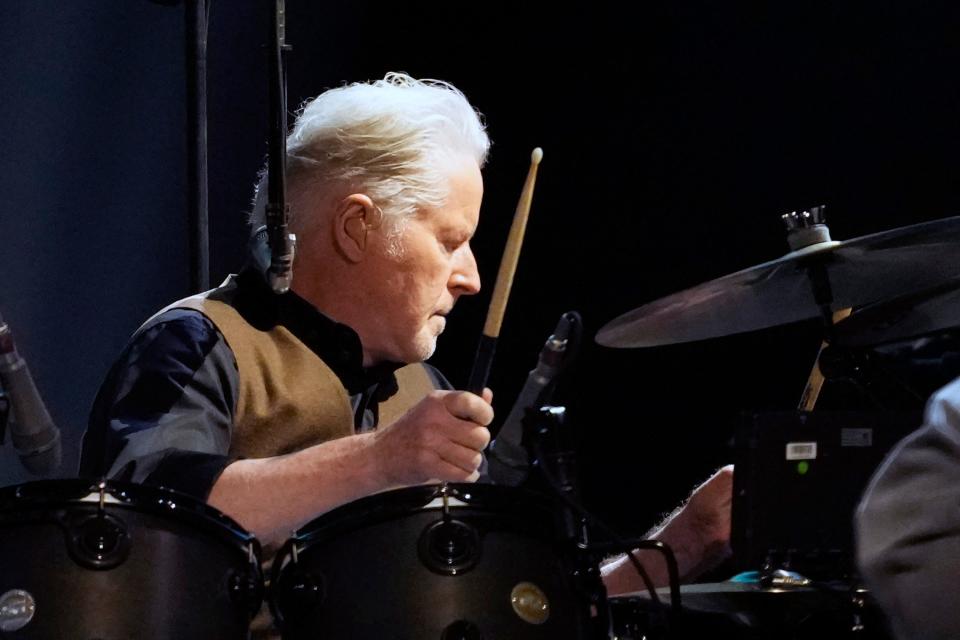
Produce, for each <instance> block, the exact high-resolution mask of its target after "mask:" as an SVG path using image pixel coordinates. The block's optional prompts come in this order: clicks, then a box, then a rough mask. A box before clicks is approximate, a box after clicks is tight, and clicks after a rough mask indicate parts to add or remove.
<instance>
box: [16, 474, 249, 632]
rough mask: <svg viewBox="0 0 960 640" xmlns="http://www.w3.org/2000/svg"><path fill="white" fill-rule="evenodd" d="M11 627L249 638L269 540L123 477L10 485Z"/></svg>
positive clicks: (184, 499) (175, 496) (173, 495)
mask: <svg viewBox="0 0 960 640" xmlns="http://www.w3.org/2000/svg"><path fill="white" fill-rule="evenodd" d="M0 549H2V554H0V637H3V638H5V639H6V638H10V639H11V640H13V639H16V640H29V639H34V638H38V639H39V638H43V639H44V640H51V639H60V638H63V639H67V638H69V639H70V640H130V639H132V638H137V640H169V639H170V638H177V640H187V639H193V638H196V639H198V640H199V639H201V638H202V639H203V640H210V639H211V638H217V639H221V638H222V639H228V640H229V639H233V638H238V639H239V638H246V637H247V635H248V626H249V621H250V618H251V616H252V615H253V613H255V612H256V610H257V609H258V608H259V606H260V602H261V600H262V579H261V575H260V568H259V567H260V564H259V557H258V556H259V546H258V544H257V542H256V540H255V539H254V538H253V536H252V535H250V534H249V533H247V532H245V531H244V530H242V529H241V528H240V527H239V526H238V525H237V524H236V523H235V522H233V521H232V520H230V519H229V518H227V517H226V516H224V515H223V514H221V513H220V512H218V511H216V510H215V509H213V508H211V507H209V506H207V505H205V504H203V503H200V502H198V501H196V500H194V499H192V498H190V497H188V496H185V495H182V494H179V493H176V492H173V491H168V490H165V489H160V488H153V487H148V486H143V485H134V484H128V483H120V482H110V481H107V482H99V483H98V482H91V481H87V480H47V481H39V482H31V483H27V484H23V485H19V486H13V487H6V488H3V489H0Z"/></svg>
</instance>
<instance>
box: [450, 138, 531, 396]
mask: <svg viewBox="0 0 960 640" xmlns="http://www.w3.org/2000/svg"><path fill="white" fill-rule="evenodd" d="M542 159H543V149H541V148H540V147H537V148H536V149H534V150H533V153H532V154H530V171H529V172H528V173H527V181H526V182H525V183H524V185H523V191H521V193H520V201H519V202H517V211H516V213H515V214H514V216H513V223H512V224H511V225H510V234H509V235H508V236H507V246H506V248H505V249H504V251H503V258H502V259H501V260H500V270H499V271H498V272H497V282H496V284H494V286H493V297H492V298H491V300H490V308H489V309H488V310H487V321H486V323H485V324H484V325H483V334H482V335H481V336H480V343H479V344H478V345H477V355H476V357H475V358H474V361H473V369H472V370H471V371H470V379H469V381H468V382H467V391H470V392H472V393H476V394H477V395H480V394H481V393H483V388H484V387H485V386H487V378H488V377H489V376H490V367H491V365H492V364H493V354H494V352H495V351H496V347H497V338H498V337H499V336H500V326H501V325H502V324H503V316H504V313H505V312H506V310H507V299H508V298H509V297H510V287H512V286H513V276H514V274H515V273H516V271H517V261H518V260H519V259H520V247H521V246H522V245H523V234H524V232H525V231H526V229H527V218H528V217H529V216H530V203H531V202H532V201H533V187H534V185H535V184H536V182H537V167H538V166H539V165H540V161H541V160H542Z"/></svg>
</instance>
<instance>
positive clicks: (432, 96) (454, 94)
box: [250, 73, 490, 235]
mask: <svg viewBox="0 0 960 640" xmlns="http://www.w3.org/2000/svg"><path fill="white" fill-rule="evenodd" d="M489 149H490V140H489V138H488V137H487V134H486V131H485V130H484V124H483V121H482V116H481V115H480V114H479V113H478V112H477V111H476V110H475V109H474V108H473V107H472V106H470V103H469V102H468V101H467V99H466V97H465V96H464V95H463V93H461V92H460V91H459V90H458V89H457V88H456V87H454V86H453V85H451V84H449V83H447V82H443V81H440V80H417V79H415V78H411V77H410V76H408V75H406V74H403V73H388V74H387V75H386V76H385V77H384V78H383V80H377V81H375V82H371V83H355V84H350V85H346V86H343V87H338V88H336V89H330V90H329V91H326V92H324V93H322V94H320V95H319V96H318V97H317V98H314V99H313V100H308V101H307V102H305V103H304V104H303V106H302V107H301V109H300V111H299V114H298V116H297V119H296V122H295V123H294V125H293V130H292V131H291V133H290V135H289V136H288V137H287V165H286V171H287V189H288V193H290V192H292V190H293V189H295V188H297V187H298V186H303V185H304V184H305V183H306V182H307V181H308V180H312V179H319V180H321V181H323V182H335V183H342V184H349V185H351V188H356V189H358V191H359V192H362V193H365V194H366V195H368V196H369V197H370V198H371V199H372V200H373V201H374V203H375V204H376V205H377V206H379V207H380V208H381V209H382V211H383V213H384V220H385V221H386V222H387V223H388V224H389V225H390V226H389V227H388V229H387V231H388V232H389V233H391V235H398V234H399V233H400V232H401V231H402V229H403V221H404V220H405V219H407V218H409V217H410V216H413V215H415V214H416V213H417V211H418V210H419V208H420V207H422V206H434V207H436V206H442V205H443V204H444V202H445V201H446V199H447V197H448V196H449V194H448V193H447V189H448V184H447V177H448V175H449V174H448V173H447V172H446V171H445V168H447V166H448V165H449V163H451V162H457V161H459V159H460V158H462V157H464V156H466V157H469V158H472V159H474V160H476V162H477V165H478V166H480V167H482V166H483V165H484V163H485V162H486V159H487V153H488V151H489ZM266 183H267V175H266V171H265V170H264V171H262V172H261V174H260V180H259V182H258V184H257V188H256V192H255V195H254V201H253V211H252V213H251V216H250V221H251V223H252V224H253V225H254V226H255V227H256V226H259V225H261V224H263V221H264V217H265V209H266V200H267V189H266ZM296 216H297V212H296V211H291V217H292V218H293V221H292V224H293V225H294V228H295V229H296V228H298V227H299V228H302V226H303V225H304V224H305V223H306V224H308V223H309V221H304V220H297V219H296Z"/></svg>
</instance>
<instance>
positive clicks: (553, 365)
mask: <svg viewBox="0 0 960 640" xmlns="http://www.w3.org/2000/svg"><path fill="white" fill-rule="evenodd" d="M579 329H580V316H579V314H577V313H576V312H575V311H568V312H567V313H565V314H563V315H562V316H561V317H560V321H559V322H558V323H557V328H556V329H554V331H553V335H551V336H550V337H549V338H548V339H547V342H546V344H544V345H543V349H541V350H540V359H539V360H538V361H537V366H536V367H535V368H534V369H533V370H532V371H531V372H530V373H529V375H527V381H526V382H525V383H524V385H523V389H521V390H520V395H518V396H517V401H516V402H515V403H514V405H513V409H511V410H510V414H509V415H508V416H507V418H506V420H504V421H503V426H502V427H500V432H499V433H498V434H497V437H496V438H495V439H494V440H493V442H492V443H490V446H489V448H488V453H487V472H488V474H489V475H490V478H491V479H492V480H493V481H494V482H495V483H497V484H502V485H509V486H517V485H519V484H521V483H522V482H523V481H524V480H526V478H527V472H528V470H529V467H530V457H529V455H528V453H527V449H526V447H525V446H524V443H523V419H524V416H525V415H526V413H527V412H528V411H529V410H535V409H537V408H539V407H540V406H541V405H543V404H544V403H545V402H546V401H547V399H548V398H549V395H550V392H551V391H552V390H553V383H554V380H555V379H556V377H557V375H558V374H559V373H560V372H561V371H562V370H563V369H564V367H565V366H566V362H567V346H568V342H569V341H570V340H571V337H572V338H573V340H574V342H576V336H577V335H578V332H579Z"/></svg>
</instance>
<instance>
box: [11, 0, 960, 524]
mask: <svg viewBox="0 0 960 640" xmlns="http://www.w3.org/2000/svg"><path fill="white" fill-rule="evenodd" d="M267 4H268V3H266V2H254V1H253V0H230V1H229V2H227V1H225V0H213V1H212V10H211V23H210V38H209V47H210V50H209V65H210V70H209V96H210V107H209V110H210V113H209V115H210V125H209V126H210V134H209V141H210V202H211V238H212V241H211V251H212V254H211V272H212V273H211V279H212V280H213V281H219V280H220V279H222V278H223V277H224V276H225V275H226V274H227V273H229V272H230V271H232V270H235V269H236V268H237V267H238V265H239V263H240V262H241V260H242V251H243V245H244V242H245V235H246V228H245V225H244V211H245V209H246V208H247V202H248V200H249V197H250V186H251V184H252V182H253V180H254V177H255V174H256V171H257V169H258V168H259V166H260V165H261V163H262V161H263V157H264V154H265V151H266V140H265V136H266V133H265V132H266V126H265V124H266V102H265V94H266V91H265V86H266V84H265V83H266V77H265V76H266V64H265V59H264V52H263V49H262V44H263V42H264V41H265V23H266V22H265V21H266V18H267V11H266V7H267ZM324 4H325V5H326V6H324V5H322V4H321V3H314V2H306V1H299V0H287V9H288V14H289V19H288V22H289V27H288V41H289V42H290V43H291V44H292V45H293V47H294V50H293V52H292V54H291V56H290V67H289V95H290V99H289V101H290V104H291V105H296V104H298V103H299V102H301V101H302V100H303V99H305V98H308V97H310V96H313V95H316V94H317V93H319V92H321V91H322V90H324V89H325V88H328V87H331V86H337V85H339V84H341V83H343V82H345V81H352V80H359V79H370V78H375V77H381V76H382V75H383V74H384V73H385V72H386V71H389V70H402V71H406V72H409V73H411V74H412V75H415V76H419V77H435V78H442V79H445V80H449V81H451V82H453V83H454V84H456V85H457V86H458V87H460V88H461V89H462V90H463V91H464V92H465V93H466V94H467V95H468V97H470V99H471V100H472V101H473V103H474V104H475V105H476V106H477V107H478V108H479V109H480V110H481V111H482V112H483V113H484V114H485V116H486V121H487V123H488V126H489V131H490V134H491V137H492V139H493V141H494V146H493V150H492V155H491V160H490V164H489V166H488V168H487V169H486V171H485V180H486V197H485V201H484V205H483V210H482V224H481V228H480V231H479V233H478V235H477V238H476V241H475V250H476V253H477V255H478V259H479V261H480V268H481V274H482V276H483V277H484V280H485V282H486V285H487V286H486V288H485V290H484V292H483V293H482V294H481V295H480V296H477V297H476V298H474V299H465V300H463V301H462V302H461V304H460V305H459V306H458V308H457V311H456V312H455V314H454V317H453V319H452V322H451V324H450V326H449V328H448V331H447V333H446V334H445V335H444V337H443V338H442V340H441V342H440V349H439V351H438V355H437V356H436V358H435V363H436V364H438V366H440V367H441V368H442V369H443V370H444V371H445V372H446V373H447V374H448V376H449V377H450V378H451V379H452V380H453V381H455V382H456V383H462V382H463V381H464V380H465V378H466V375H467V372H468V371H469V367H470V361H471V359H472V356H473V350H474V348H475V345H476V339H477V336H478V334H479V331H480V328H481V326H482V323H483V317H484V314H485V311H486V304H487V301H488V296H489V293H490V289H491V288H492V283H493V279H494V277H495V275H496V269H497V265H498V262H499V257H500V251H501V249H502V246H503V241H504V239H505V237H506V233H507V229H508V227H509V224H510V220H511V217H512V214H513V209H514V207H515V204H516V199H517V196H518V195H519V191H520V187H521V184H522V181H523V178H524V175H525V173H526V168H527V163H528V158H529V154H530V150H531V149H532V148H533V147H534V146H538V145H539V146H542V147H543V148H544V151H545V158H544V162H543V165H542V166H541V171H540V177H539V181H538V186H537V193H536V195H535V198H534V206H533V212H532V214H531V220H530V225H529V227H528V232H527V240H526V245H525V247H524V251H523V255H522V258H521V262H520V266H519V269H518V273H517V279H516V281H515V284H514V290H513V296H512V299H511V301H510V304H509V307H508V312H507V318H506V322H505V326H504V330H503V335H502V336H501V340H500V344H499V347H498V357H497V360H496V362H495V364H494V371H493V376H492V380H491V385H492V386H493V387H494V389H495V392H496V394H497V401H496V407H497V409H498V411H499V412H500V415H501V416H503V415H506V413H507V412H508V411H509V408H510V406H511V404H512V401H513V397H514V396H515V395H516V393H517V392H518V390H519V387H520V385H521V384H522V381H523V379H524V377H525V375H526V372H527V371H528V370H529V369H530V368H531V367H532V366H533V364H534V362H535V359H536V354H537V352H538V350H539V348H540V346H541V345H542V343H543V341H544V339H545V338H546V336H547V335H548V334H549V332H550V331H551V329H552V328H553V326H554V324H555V322H556V320H557V318H558V316H559V315H560V313H562V312H563V311H566V310H569V309H576V310H578V311H580V312H581V314H582V315H583V317H584V319H585V321H586V326H587V331H588V333H589V334H591V335H592V334H593V333H595V332H596V330H597V329H598V328H599V327H600V326H602V325H603V324H604V323H605V322H607V321H609V320H610V319H612V318H613V317H615V316H617V315H619V314H620V313H622V312H625V311H627V310H629V309H631V308H633V307H636V306H638V305H640V304H641V303H643V302H646V301H649V300H652V299H655V298H657V297H659V296H661V295H665V294H667V293H671V292H674V291H677V290H679V289H682V288H684V287H687V286H690V285H693V284H696V283H699V282H702V281H705V280H708V279H711V278H714V277H717V276H720V275H723V274H726V273H729V272H732V271H735V270H738V269H740V268H744V267H747V266H749V265H752V264H757V263H760V262H763V261H765V260H768V259H771V258H774V257H776V256H778V255H780V254H782V253H783V252H785V250H786V244H785V240H784V234H783V230H782V228H781V224H780V222H779V219H778V218H779V214H780V213H783V212H785V211H789V210H792V209H797V208H802V207H808V206H811V205H814V204H819V203H825V204H826V205H827V206H828V215H829V219H830V222H831V229H832V231H833V235H834V237H836V238H840V239H844V238H851V237H856V236H859V235H863V234H866V233H870V232H874V231H880V230H883V229H888V228H891V227H896V226H901V225H906V224H911V223H915V222H919V221H923V220H931V219H935V218H941V217H946V216H949V215H955V214H958V213H960V190H958V189H957V184H958V182H957V178H958V169H960V161H958V158H957V147H958V142H960V136H958V134H960V124H958V118H957V114H958V112H960V109H958V108H960V88H958V87H960V83H958V80H957V72H956V70H957V68H958V63H960V44H958V43H957V41H956V38H955V34H956V33H957V28H958V26H960V24H958V22H960V21H958V19H957V18H958V10H957V9H955V8H953V7H952V6H951V5H950V4H947V3H944V5H943V6H938V5H935V4H932V3H905V2H901V3H889V2H870V3H867V2H849V3H831V2H802V3H800V2H795V3H775V4H771V5H769V6H767V7H765V8H757V7H752V6H750V4H748V3H719V2H693V3H682V4H677V3H656V4H653V3H636V5H635V6H633V7H632V8H629V9H624V8H619V7H616V8H615V7H614V5H613V3H590V4H586V5H579V6H573V7H570V8H568V9H564V10H559V9H558V8H557V6H558V5H557V4H553V5H544V7H543V8H540V9H537V8H535V7H532V6H527V7H526V8H525V9H521V6H520V5H521V3H484V4H470V5H460V4H459V3H446V4H444V5H430V4H419V5H417V6H414V7H405V8H402V9H401V8H400V7H399V5H395V6H391V7H385V6H380V4H379V3H372V2H351V3H324ZM4 11H5V13H6V16H5V18H4V20H3V21H2V22H0V47H2V48H0V53H2V55H0V72H2V78H3V80H2V82H3V96H4V97H3V99H2V101H0V134H2V139H3V141H4V152H3V154H2V155H0V163H2V165H0V167H2V171H0V193H2V194H3V195H4V196H5V198H4V202H3V204H2V205H0V215H2V224H0V234H2V242H0V313H2V314H3V316H4V317H5V318H6V319H7V320H8V321H9V322H10V323H11V325H12V326H13V327H14V329H15V331H16V332H17V335H18V337H19V342H20V346H21V350H22V351H23V352H24V354H25V355H26V356H27V357H28V358H29V360H30V363H31V366H32V368H33V371H34V373H35V375H36V377H37V380H38V384H39V385H40V386H41V390H42V391H43V392H44V395H45V396H46V398H47V399H48V402H49V404H50V406H51V411H52V413H53V414H54V418H55V419H56V420H57V422H58V423H59V424H60V425H61V428H62V429H63V431H64V436H65V441H66V459H67V464H66V466H65V471H64V473H65V474H68V473H69V472H70V470H72V469H73V468H74V465H75V463H76V455H77V451H78V446H79V436H80V434H81V433H82V429H83V426H84V423H85V420H86V413H87V409H88V407H89V404H90V402H91V400H92V398H93V394H94V393H95V391H96V388H97V385H98V384H99V381H100V379H102V376H103V375H104V373H105V372H106V369H107V367H108V366H109V363H110V361H111V359H112V358H113V357H114V356H115V355H116V353H117V352H118V351H119V349H120V348H121V347H122V345H123V343H124V341H125V340H126V338H127V336H128V335H129V333H130V332H131V331H132V330H133V329H135V328H136V326H137V325H138V324H139V322H141V321H142V320H143V319H144V318H146V317H147V316H148V315H149V314H150V313H152V312H153V311H154V310H155V309H156V308H159V307H160V306H162V305H163V304H166V303H167V302H169V301H170V300H172V299H174V298H176V297H179V296H181V295H184V294H186V293H188V291H187V289H188V286H189V285H188V282H189V277H188V266H187V264H188V263H187V254H186V248H185V247H186V233H187V226H186V221H185V212H184V196H183V187H184V175H183V173H184V168H185V162H184V141H183V127H184V122H185V117H184V89H183V86H184V76H183V44H182V42H183V9H182V7H178V8H169V7H162V6H159V5H156V4H152V3H149V2H146V1H143V2H135V1H133V0H125V1H123V2H119V1H117V0H114V1H109V0H85V1H83V2H80V1H74V2H64V1H62V0H61V1H59V2H53V1H50V0H31V1H30V2H27V1H25V0H21V1H20V2H10V3H6V5H5V7H4ZM904 268H909V265H904ZM817 343H818V336H817V327H816V324H815V323H813V324H810V323H806V324H799V325H794V326H789V327H781V328H776V329H771V330H767V331H763V332H758V333H755V334H752V335H747V336H739V337H732V338H724V339H720V340H715V341H710V342H703V343H697V344H691V345H685V346H675V347H662V348H656V349H650V350H645V351H616V350H609V349H603V348H600V347H597V346H595V345H592V344H590V343H589V341H588V342H587V343H586V344H585V345H584V350H583V353H582V354H581V358H580V360H579V362H578V364H577V366H576V367H575V369H574V370H573V371H572V372H571V374H570V375H569V377H568V378H567V379H566V380H565V381H564V384H563V385H562V387H561V389H560V394H559V395H560V397H559V398H558V400H559V401H561V402H564V403H566V404H567V405H569V407H570V411H571V414H572V416H573V418H574V419H575V420H576V423H577V426H578V432H579V434H580V441H581V447H580V452H581V460H582V462H583V466H584V469H583V476H584V485H585V491H586V494H587V496H586V497H587V501H588V502H589V503H590V504H591V506H593V507H594V508H596V509H597V510H598V511H600V512H601V513H603V514H604V515H605V516H607V517H608V518H609V519H611V520H613V521H614V522H616V523H618V524H619V525H621V526H623V527H624V528H628V529H634V530H636V529H643V528H645V527H646V526H648V525H649V524H650V523H651V521H652V520H653V519H654V518H655V517H656V515H657V514H658V513H659V512H661V511H664V510H668V509H669V508H671V506H672V505H673V504H675V503H676V502H677V501H678V500H679V499H680V498H682V497H683V495H684V494H685V493H686V492H687V491H688V489H689V488H690V487H691V486H692V485H693V484H694V483H695V482H696V481H698V480H700V479H702V478H703V477H705V476H706V475H707V474H708V473H709V472H710V471H711V470H712V469H713V468H715V467H716V466H718V465H719V464H721V463H723V462H725V461H727V460H728V459H729V458H730V451H729V449H728V443H729V440H730V437H731V435H732V433H733V428H734V424H735V421H736V418H737V416H738V414H739V411H740V410H742V409H764V408H770V409H777V408H779V409H784V408H790V407H791V406H794V405H795V403H796V400H797V398H798V396H799V393H800V390H801V387H802V385H803V382H804V380H805V378H806V374H807V371H808V370H809V366H810V364H811V362H812V359H813V357H814V355H815V351H816V346H817ZM25 479H26V475H25V474H24V472H22V471H21V470H20V468H19V466H18V463H17V461H16V458H15V457H14V456H13V455H12V453H11V451H10V447H9V445H7V446H6V447H4V448H3V449H0V483H13V482H19V481H23V480H25Z"/></svg>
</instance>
